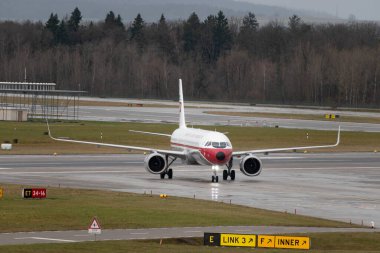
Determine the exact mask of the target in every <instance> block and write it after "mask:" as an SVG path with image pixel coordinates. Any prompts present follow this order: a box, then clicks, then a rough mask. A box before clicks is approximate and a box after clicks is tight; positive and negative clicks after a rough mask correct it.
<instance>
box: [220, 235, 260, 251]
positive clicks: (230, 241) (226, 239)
mask: <svg viewBox="0 0 380 253" xmlns="http://www.w3.org/2000/svg"><path fill="white" fill-rule="evenodd" d="M220 246H232V247H252V248H254V247H256V235H241V234H220Z"/></svg>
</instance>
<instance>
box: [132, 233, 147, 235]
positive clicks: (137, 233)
mask: <svg viewBox="0 0 380 253" xmlns="http://www.w3.org/2000/svg"><path fill="white" fill-rule="evenodd" d="M129 234H131V235H147V234H149V233H129Z"/></svg>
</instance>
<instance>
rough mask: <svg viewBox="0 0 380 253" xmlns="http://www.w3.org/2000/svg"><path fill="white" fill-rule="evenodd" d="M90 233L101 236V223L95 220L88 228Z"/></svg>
mask: <svg viewBox="0 0 380 253" xmlns="http://www.w3.org/2000/svg"><path fill="white" fill-rule="evenodd" d="M88 233H90V234H101V233H102V229H101V228H100V225H99V222H98V221H97V220H96V218H94V219H93V220H92V222H91V225H90V226H89V227H88Z"/></svg>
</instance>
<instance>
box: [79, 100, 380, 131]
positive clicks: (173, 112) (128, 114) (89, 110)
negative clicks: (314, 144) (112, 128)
mask: <svg viewBox="0 0 380 253" xmlns="http://www.w3.org/2000/svg"><path fill="white" fill-rule="evenodd" d="M205 111H215V112H218V111H222V112H241V111H244V112H267V113H291V114H292V113H294V114H316V113H317V114H318V115H320V117H321V120H299V119H283V118H265V117H243V116H227V115H213V114H207V113H205ZM185 112H186V121H187V122H188V125H213V126H218V125H228V126H257V127H275V126H278V127H281V128H298V129H316V130H337V129H338V126H339V125H340V126H341V127H342V129H343V130H344V131H364V132H380V124H372V123H353V122H339V120H332V121H323V120H322V119H323V117H324V113H326V111H323V110H301V109H284V108H269V107H268V108H262V107H249V106H246V107H241V106H240V107H239V106H227V105H226V106H225V108H219V107H218V108H208V109H205V108H191V107H189V108H186V107H185ZM327 113H331V112H330V111H327ZM346 114H347V115H351V114H352V115H351V116H358V115H360V116H364V115H365V113H356V114H354V113H353V112H350V113H346ZM366 114H369V115H372V117H375V116H377V115H380V114H378V113H372V114H371V113H366ZM368 117H369V116H368ZM79 119H81V120H94V121H111V122H147V123H178V108H174V107H172V108H161V107H98V106H82V107H81V108H80V111H79Z"/></svg>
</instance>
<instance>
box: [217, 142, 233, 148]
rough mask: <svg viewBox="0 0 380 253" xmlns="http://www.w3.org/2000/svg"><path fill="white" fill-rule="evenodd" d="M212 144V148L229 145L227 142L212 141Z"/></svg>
mask: <svg viewBox="0 0 380 253" xmlns="http://www.w3.org/2000/svg"><path fill="white" fill-rule="evenodd" d="M212 146H213V147H214V148H226V147H231V145H230V144H229V143H228V142H213V143H212Z"/></svg>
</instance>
